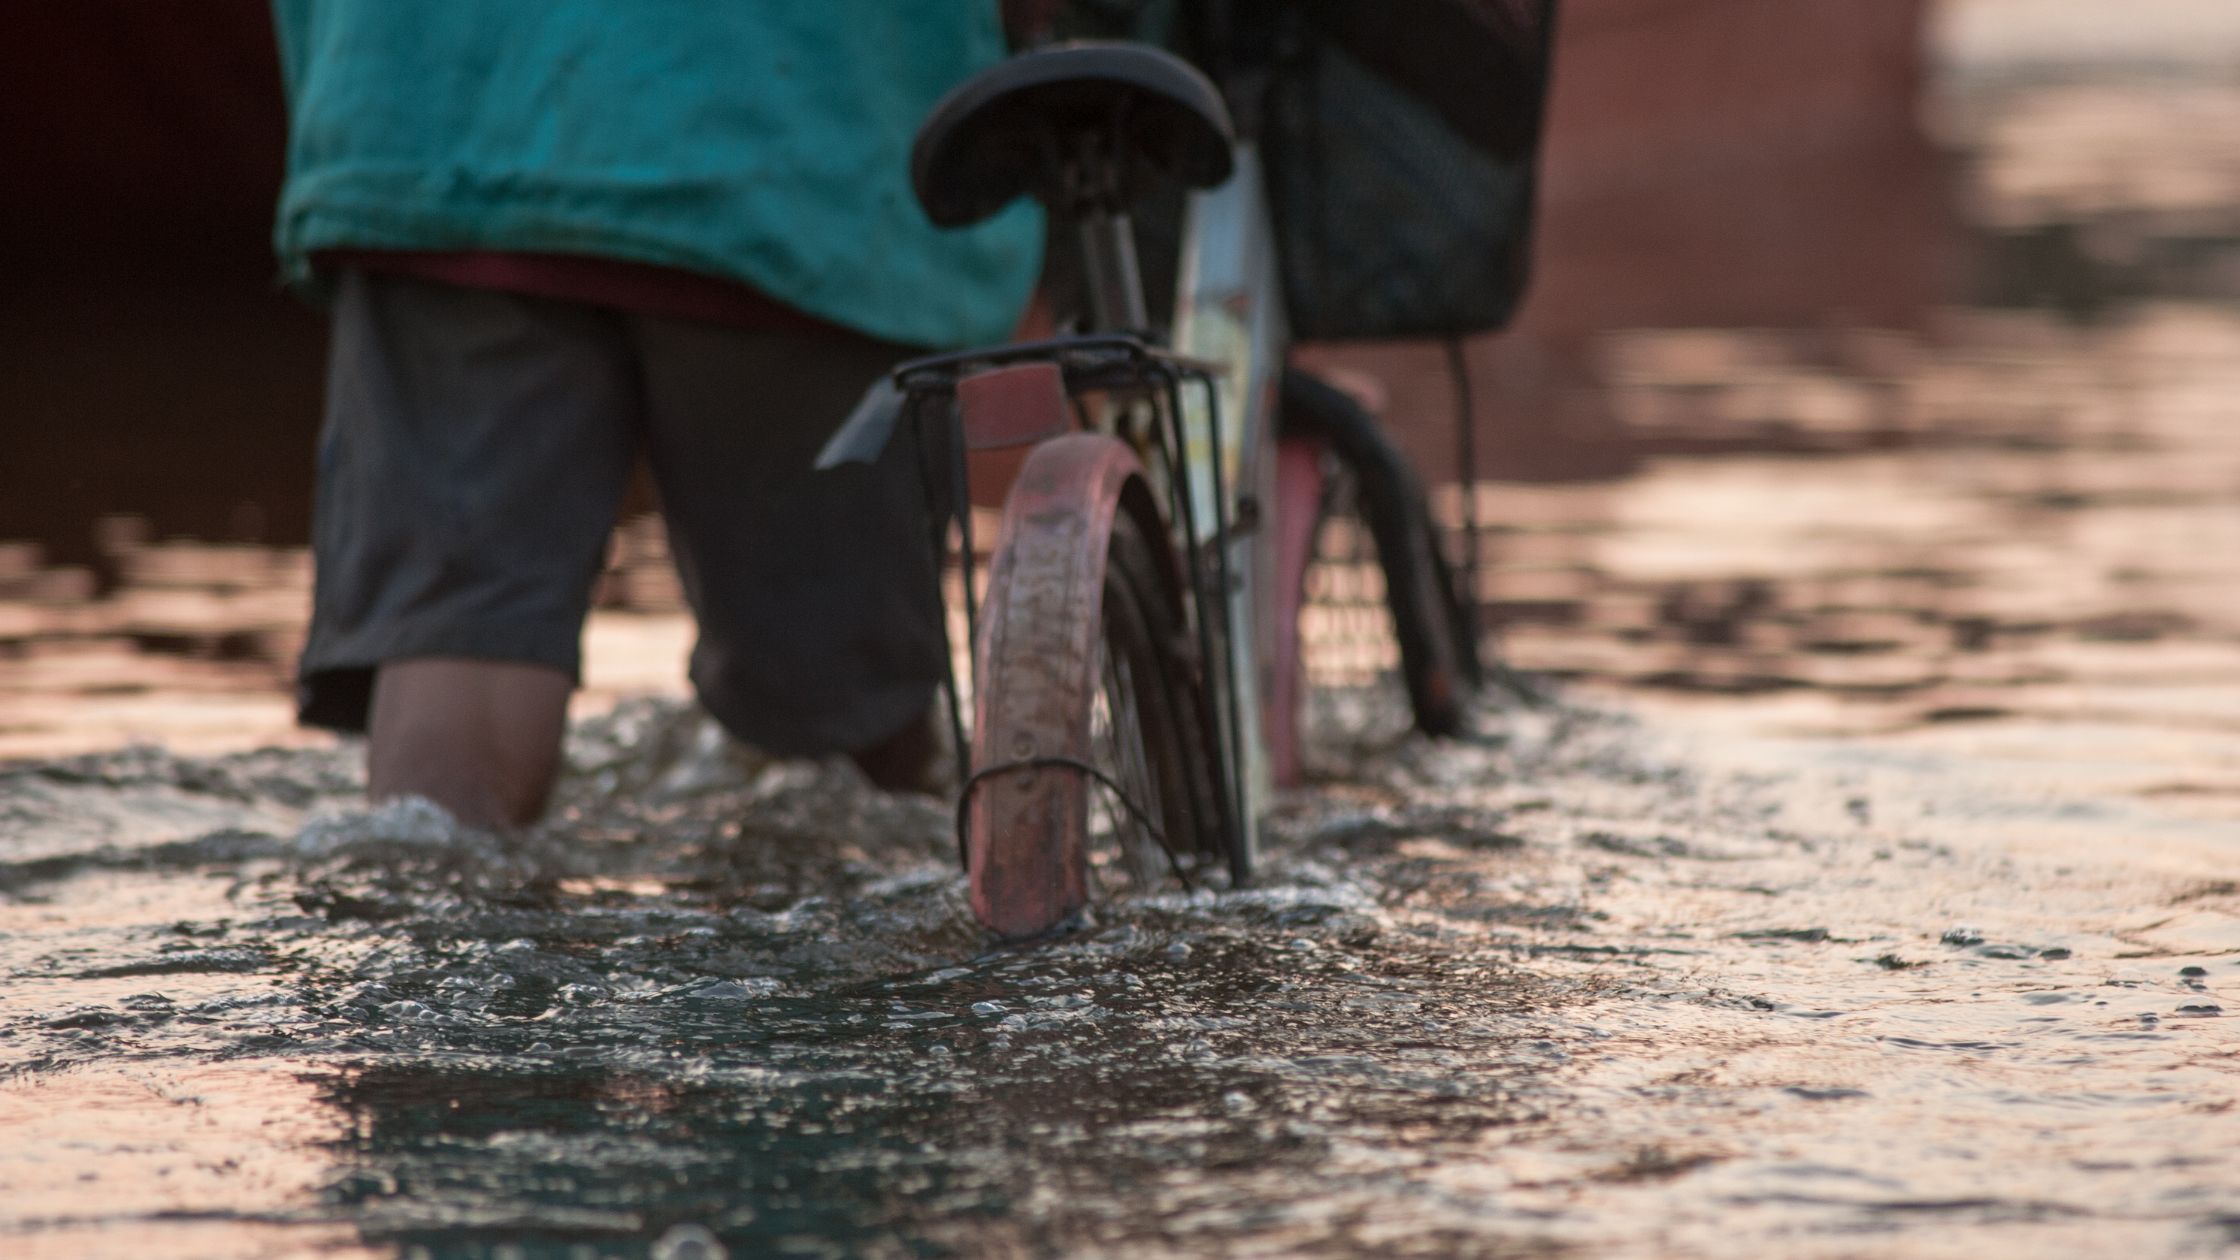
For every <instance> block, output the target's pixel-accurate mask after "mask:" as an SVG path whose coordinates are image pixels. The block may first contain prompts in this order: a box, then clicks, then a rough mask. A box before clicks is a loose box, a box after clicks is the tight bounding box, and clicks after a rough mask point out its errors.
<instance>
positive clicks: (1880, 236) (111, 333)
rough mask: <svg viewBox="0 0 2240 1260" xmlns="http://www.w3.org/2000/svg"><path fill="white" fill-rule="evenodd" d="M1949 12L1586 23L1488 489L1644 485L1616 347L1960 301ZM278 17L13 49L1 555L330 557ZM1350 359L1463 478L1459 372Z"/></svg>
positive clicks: (1578, 13)
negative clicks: (314, 542) (154, 532)
mask: <svg viewBox="0 0 2240 1260" xmlns="http://www.w3.org/2000/svg"><path fill="white" fill-rule="evenodd" d="M1927 4H1928V0H1566V15H1565V21H1564V26H1563V29H1562V30H1561V32H1560V35H1559V41H1558V53H1557V66H1556V76H1555V82H1556V88H1555V98H1554V100H1553V102H1552V106H1551V124H1550V134H1549V138H1548V144H1547V153H1546V167H1545V181H1544V197H1543V210H1542V214H1541V229H1540V238H1539V249H1538V264H1537V269H1538V276H1537V279H1536V282H1535V285H1534V289H1533V293H1532V296H1531V298H1530V301H1529V303H1528V305H1527V307H1526V309H1525V312H1524V315H1523V317H1522V319H1521V320H1520V323H1519V325H1518V327H1517V328H1516V329H1515V330H1513V331H1512V332H1510V333H1507V334H1504V335H1502V336H1499V337H1492V338H1481V339H1478V340H1476V341H1475V342H1473V343H1472V346H1471V357H1472V362H1473V364H1474V368H1475V371H1474V376H1475V378H1476V380H1477V382H1478V386H1479V391H1480V394H1481V399H1482V401H1483V404H1484V405H1483V408H1482V410H1481V430H1482V432H1483V434H1484V436H1483V438H1482V440H1481V443H1480V446H1481V450H1482V454H1483V466H1484V468H1485V470H1487V471H1501V472H1506V473H1510V474H1514V475H1547V476H1567V475H1583V474H1591V473H1594V472H1596V471H1606V470H1608V469H1610V468H1612V467H1614V466H1617V465H1619V464H1622V462H1623V461H1624V459H1625V458H1626V454H1625V445H1624V442H1623V440H1622V436H1623V435H1622V434H1619V433H1617V432H1616V431H1615V430H1614V429H1613V428H1612V426H1611V424H1610V422H1609V419H1608V417H1607V416H1606V415H1605V414H1604V412H1603V411H1602V409H1601V406H1600V401H1599V398H1598V396H1597V394H1596V392H1595V389H1594V385H1595V377H1594V359H1593V354H1592V343H1593V338H1594V336H1595V334H1597V333H1598V332H1600V331H1602V330H1605V329H1610V328H1625V327H1638V326H1644V325H1674V324H1682V325H1684V324H1773V325H1797V324H1804V325H1812V324H1819V323H1828V322H1835V323H1847V322H1848V323H1857V322H1866V323H1881V324H1904V323H1908V322H1911V321H1913V320H1915V319H1916V318H1918V316H1919V315H1920V313H1921V312H1922V311H1924V310H1925V309H1926V308H1928V307H1929V306H1931V305H1933V304H1934V303H1936V302H1938V301H1940V300H1942V299H1943V298H1944V297H1946V296H1947V295H1948V294H1949V292H1950V290H1951V288H1952V285H1953V276H1954V270H1955V268H1954V256H1955V242H1956V241H1957V239H1958V237H1957V233H1956V231H1955V229H1954V226H1953V223H1952V220H1951V219H1950V218H1949V217H1948V213H1947V210H1946V205H1947V202H1946V198H1945V188H1944V180H1943V174H1942V171H1941V168H1940V165H1939V160H1938V157H1937V155H1936V153H1935V152H1934V151H1933V150H1932V149H1931V147H1930V145H1929V144H1928V142H1927V140H1926V139H1925V138H1924V137H1923V135H1922V134H1921V132H1920V130H1919V129H1918V127H1917V126H1916V124H1915V118H1914V110H1915V103H1916V100H1917V98H1918V95H1919V88H1920V85H1921V78H1922V74H1923V64H1924V59H1923V54H1922V50H1921V46H1920V40H1921V28H1922V22H1923V18H1924V14H1925V11H1926V8H1927ZM268 21H269V19H268V16H267V10H266V6H265V0H197V2H196V3H194V4H191V5H190V4H153V3H145V2H142V0H70V2H69V3H49V4H36V5H32V6H29V8H28V9H27V10H26V11H25V12H23V13H19V14H16V15H15V16H14V21H13V22H12V23H11V25H10V28H9V33H8V38H7V39H6V40H0V83H5V84H6V85H7V87H6V92H7V106H6V108H5V109H0V170H5V171H6V172H7V176H6V179H5V181H4V185H0V186H4V187H5V188H6V189H7V192H6V195H5V196H0V281H4V282H0V365H4V369H0V435H4V437H5V443H6V445H5V450H6V457H5V459H0V538H15V537H40V538H45V539H48V540H50V542H51V543H53V544H54V545H55V546H56V547H57V548H58V549H59V550H60V551H62V552H63V553H64V554H77V555H83V554H85V553H87V552H89V551H90V531H89V526H90V523H91V521H92V520H93V519H94V518H95V517H96V516H98V515H99V514H101V513H103V512H109V511H116V510H133V511H140V512H146V513H151V514H153V515H154V516H156V518H157V523H158V528H159V530H177V531H183V532H191V533H195V534H200V535H205V536H221V537H222V536H226V535H228V534H229V533H239V532H244V531H247V530H253V529H256V528H261V529H262V530H263V531H264V532H265V534H266V536H267V537H270V538H272V539H274V540H282V539H290V538H297V537H300V536H301V535H302V533H303V530H304V527H305V525H306V523H307V519H308V500H307V490H308V485H309V459H310V448H311V443H312V437H313V433H314V431H315V429H316V425H317V419H318V396H319V375H320V368H321V346H322V334H321V329H320V326H319V324H318V322H317V320H316V318H315V317H313V316H312V315H310V314H309V313H308V312H305V311H303V310H302V309H300V308H298V307H297V306H296V305H295V304H294V303H293V302H291V301H289V300H288V299H286V298H284V297H281V296H279V295H278V294H276V293H275V292H273V290H272V285H271V278H272V274H273V269H272V264H271V261H270V258H269V255H268V252H267V247H266V243H265V242H266V237H267V232H268V225H269V215H270V211H271V206H272V201H273V196H274V193H275V189H276V185H277V181H278V176H279V166H280V149H281V140H282V118H281V103H280V95H279V89H278V72H277V68H276V66H275V64H274V57H273V49H272V41H271V34H270V31H269V28H268ZM1342 357H1344V358H1346V359H1349V360H1352V361H1355V362H1359V363H1363V364H1366V365H1368V366H1370V367H1372V368H1374V369H1376V370H1377V371H1378V372H1379V373H1380V374H1381V375H1383V376H1384V377H1385V378H1386V379H1387V380H1388V382H1389V383H1390V385H1391V389H1392V395H1393V402H1394V406H1393V409H1392V418H1393V422H1394V425H1395V427H1396V428H1397V429H1398V430H1399V431H1400V432H1401V434H1402V437H1403V440H1404V441H1406V442H1407V443H1408V444H1409V445H1410V447H1411V448H1412V449H1413V450H1414V451H1415V453H1416V454H1417V456H1418V458H1419V459H1420V460H1421V461H1422V462H1423V464H1424V466H1425V468H1426V469H1427V470H1428V471H1430V472H1432V473H1433V475H1434V476H1437V475H1439V474H1440V473H1442V472H1443V471H1448V470H1451V468H1452V461H1451V457H1450V452H1451V446H1450V439H1449V438H1448V436H1447V435H1448V427H1447V416H1448V415H1449V406H1450V401H1449V393H1448V389H1447V384H1446V377H1445V374H1444V370H1443V366H1442V360H1441V357H1440V353H1439V352H1438V350H1437V349H1435V348H1426V347H1382V348H1377V349H1375V350H1371V351H1363V350H1358V349H1357V350H1351V351H1348V352H1346V353H1345V354H1344V355H1343V356H1342ZM248 504H254V505H255V510H247V509H246V508H245V507H244V505H248ZM260 523H261V524H260Z"/></svg>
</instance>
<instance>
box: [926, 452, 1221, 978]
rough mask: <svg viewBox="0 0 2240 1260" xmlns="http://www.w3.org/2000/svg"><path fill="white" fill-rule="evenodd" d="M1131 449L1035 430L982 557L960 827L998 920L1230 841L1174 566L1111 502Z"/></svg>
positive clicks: (1030, 920)
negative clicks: (997, 535)
mask: <svg viewBox="0 0 2240 1260" xmlns="http://www.w3.org/2000/svg"><path fill="white" fill-rule="evenodd" d="M1123 458H1124V459H1125V463H1126V464H1127V465H1128V466H1130V467H1132V466H1133V463H1134V460H1133V457H1132V455H1127V454H1126V448H1125V447H1124V446H1122V445H1121V444H1119V443H1117V442H1113V441H1112V440H1111V439H1109V438H1099V437H1092V436H1086V435H1081V436H1075V437H1068V438H1060V439H1056V440H1055V441H1052V442H1049V443H1045V444H1044V445H1043V446H1042V447H1038V448H1037V449H1036V452H1035V454H1034V455H1033V456H1032V457H1030V459H1029V461H1028V464H1027V466H1026V468H1024V469H1023V470H1022V471H1021V474H1020V483H1019V490H1018V491H1015V492H1014V497H1013V501H1012V503H1011V504H1010V505H1008V507H1007V509H1006V512H1005V518H1004V531H1003V537H1002V539H1001V540H1000V541H999V543H998V545H997V551H996V556H995V562H994V566H993V568H992V569H991V571H990V574H989V580H988V593H987V598H986V600H985V601H983V603H982V609H983V617H982V622H981V636H980V643H979V644H978V645H977V647H978V651H977V653H976V657H977V660H976V663H975V667H974V687H975V703H974V709H975V717H976V720H975V722H974V731H973V738H972V748H973V767H974V779H973V782H972V784H971V786H970V788H969V789H968V790H969V792H970V796H969V798H968V799H967V801H966V803H965V809H966V819H965V828H966V831H965V834H966V854H967V861H968V863H969V865H970V873H971V882H972V908H973V912H974V913H975V914H976V915H978V916H979V918H980V920H981V921H982V922H983V923H986V924H987V925H988V926H989V927H991V928H993V929H994V930H995V931H996V932H998V933H999V934H1001V935H1003V936H1006V937H1012V938H1025V937H1032V936H1039V935H1042V934H1044V933H1046V932H1049V931H1051V930H1053V929H1056V928H1059V927H1062V926H1064V925H1066V924H1067V923H1068V922H1070V921H1072V920H1074V919H1075V918H1076V917H1077V916H1079V915H1080V913H1081V912H1082V910H1083V909H1084V908H1085V907H1086V906H1087V905H1089V904H1090V902H1092V901H1094V900H1098V899H1108V898H1112V897H1117V896H1125V895H1128V894H1130V893H1134V892H1141V891H1146V890H1150V889H1155V888H1159V887H1164V886H1167V885H1170V884H1185V883H1188V882H1191V881H1192V880H1193V879H1194V878H1195V877H1196V876H1197V875H1199V874H1200V873H1201V872H1202V871H1204V870H1205V869H1206V868H1208V867H1209V866H1210V865H1211V864H1212V860H1214V859H1219V858H1221V857H1223V856H1228V852H1227V842H1226V840H1225V837H1226V836H1227V835H1228V834H1230V832H1231V829H1230V828H1228V827H1227V826H1225V820H1224V813H1223V809H1222V805H1221V801H1222V797H1221V795H1220V793H1219V790H1218V782H1217V780H1218V769H1217V766H1218V763H1217V762H1216V760H1215V759H1214V757H1213V755H1212V754H1213V749H1214V744H1213V742H1212V741H1213V737H1214V727H1213V725H1212V722H1211V714H1212V709H1211V706H1210V705H1209V704H1208V703H1207V701H1206V694H1205V689H1204V686H1203V684H1202V681H1201V679H1200V677H1199V674H1198V671H1197V670H1196V669H1195V668H1194V667H1193V666H1192V664H1191V662H1190V661H1189V660H1188V659H1187V655H1186V649H1185V648H1184V646H1183V645H1184V644H1186V643H1189V642H1191V639H1190V637H1189V635H1188V633H1187V623H1186V622H1185V620H1184V617H1183V613H1182V607H1181V603H1180V601H1179V598H1178V591H1177V583H1176V578H1175V575H1174V574H1173V573H1172V571H1171V569H1170V568H1168V567H1167V566H1162V565H1161V564H1160V560H1159V554H1158V551H1157V549H1156V548H1157V544H1156V543H1154V541H1153V538H1152V537H1151V536H1150V535H1148V534H1147V533H1146V531H1145V529H1144V527H1143V526H1142V525H1141V524H1139V523H1138V521H1137V518H1136V514H1135V512H1134V511H1132V510H1131V509H1130V508H1129V507H1128V506H1127V505H1124V504H1122V503H1120V502H1119V499H1120V497H1121V495H1122V494H1123V493H1125V491H1126V487H1127V486H1128V485H1133V486H1135V487H1137V488H1140V485H1141V483H1140V482H1132V481H1130V480H1129V479H1128V478H1127V477H1126V476H1125V475H1124V474H1116V473H1115V472H1114V471H1113V469H1114V467H1115V466H1117V465H1118V464H1119V463H1120V461H1121V460H1122V459H1123ZM1097 465H1102V466H1103V467H1104V471H1103V472H1101V473H1100V472H1097V471H1094V467H1095V466H1097ZM1107 496H1109V497H1107ZM1099 534H1102V535H1103V539H1102V545H1101V546H1100V545H1098V541H1097V535H1099ZM1231 865H1232V869H1233V871H1235V872H1236V873H1237V874H1238V875H1239V877H1240V878H1241V875H1242V874H1243V873H1244V871H1243V870H1239V869H1237V864H1236V863H1235V862H1234V861H1232V863H1231ZM1245 869H1248V867H1246V868H1245Z"/></svg>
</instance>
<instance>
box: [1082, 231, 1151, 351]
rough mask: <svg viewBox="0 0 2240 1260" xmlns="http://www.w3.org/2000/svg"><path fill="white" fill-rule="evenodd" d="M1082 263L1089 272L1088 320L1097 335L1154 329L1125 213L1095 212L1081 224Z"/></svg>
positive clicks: (1132, 232) (1132, 237) (1134, 238)
mask: <svg viewBox="0 0 2240 1260" xmlns="http://www.w3.org/2000/svg"><path fill="white" fill-rule="evenodd" d="M1079 232H1080V239H1081V262H1082V266H1083V268H1084V269H1085V270H1086V271H1087V273H1088V280H1089V317H1090V319H1091V320H1092V321H1094V323H1095V325H1096V327H1095V328H1094V329H1092V330H1091V331H1094V332H1142V331H1143V330H1145V329H1146V328H1149V327H1150V326H1151V316H1150V312H1149V311H1148V309H1147V308H1146V307H1145V305H1144V300H1143V273H1142V272H1140V271H1138V270H1137V269H1136V236H1135V229H1134V225H1133V224H1132V223H1131V222H1130V221H1129V219H1128V216H1127V214H1126V213H1125V212H1123V211H1118V210H1092V211H1089V212H1088V213H1085V214H1083V215H1082V216H1081V220H1080V225H1079Z"/></svg>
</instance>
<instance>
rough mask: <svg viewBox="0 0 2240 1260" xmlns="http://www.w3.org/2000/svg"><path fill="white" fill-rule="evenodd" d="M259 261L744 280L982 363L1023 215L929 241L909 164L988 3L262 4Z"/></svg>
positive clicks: (969, 61)
mask: <svg viewBox="0 0 2240 1260" xmlns="http://www.w3.org/2000/svg"><path fill="white" fill-rule="evenodd" d="M273 12H274V18H275V23H276V26H277V28H278V32H279V40H280V54H281V68H282V73H283V76H284V78H285V81H286V87H287V94H288V101H289V113H290V119H289V123H290V125H289V136H288V175H287V182H286V183H285V185H284V186H283V187H282V189H281V193H280V208H279V215H278V222H277V224H276V226H275V228H274V241H275V246H276V248H277V250H278V252H279V255H280V261H281V268H282V273H283V275H284V277H285V278H286V279H287V280H288V281H289V282H290V283H291V284H292V285H295V286H298V287H301V288H305V289H309V288H310V287H311V286H312V284H313V276H312V274H311V268H310V264H309V261H308V256H309V255H310V254H311V253H312V252H313V251H315V250H321V249H331V248H361V249H367V248H370V249H416V250H443V249H498V250H517V251H524V252H541V253H580V254H590V255H594V256H599V257H607V258H618V259H625V260H630V261H635V262H645V263H655V264H661V265H666V266H672V267H681V268H685V269H688V270H691V271H696V272H701V273H704V274H708V275H713V276H718V277H723V278H727V279H733V280H738V281H742V282H744V283H746V284H748V285H751V286H753V287H754V288H756V289H758V290H760V291H762V292H763V293H766V294H768V295H769V296H771V297H774V298H777V299H778V300H780V301H782V302H785V303H788V304H789V305H792V306H794V307H796V308H798V309H800V310H803V311H806V312H808V313H810V314H812V315H816V316H820V317H822V318H824V319H827V320H830V321H833V322H835V323H839V324H843V325H846V326H848V327H851V328H855V329H859V330H861V331H863V332H865V333H869V334H871V335H873V336H876V337H882V338H885V339H888V340H892V341H898V342H903V343H905V344H910V345H918V346H938V347H949V346H959V345H967V344H973V343H981V342H991V341H1000V340H1002V339H1004V338H1005V337H1006V336H1007V335H1008V334H1009V333H1010V331H1011V327H1012V324H1013V321H1014V320H1015V319H1016V317H1017V315H1018V313H1019V310H1020V308H1021V307H1022V306H1024V304H1025V302H1026V298H1027V294H1028V291H1029V289H1030V288H1031V287H1032V285H1033V282H1034V278H1035V274H1036V271H1037V269H1038V266H1039V262H1040V253H1041V241H1042V233H1041V222H1040V217H1039V211H1037V210H1035V209H1034V208H1032V207H1030V206H1024V205H1021V206H1014V207H1012V208H1011V209H1010V210H1008V211H1006V212H1005V213H1004V214H1002V215H1000V216H998V217H997V218H996V219H994V220H992V221H990V222H988V223H985V224H982V225H980V226H978V227H974V228H970V229H966V230H963V231H943V230H940V229H937V228H935V227H934V226H933V225H932V224H931V223H929V222H927V221H926V217H925V214H924V212H923V211H921V210H920V209H919V208H918V203H917V200H916V198H915V197H913V196H912V195H911V192H910V179H909V153H910V141H911V138H912V136H913V135H914V134H915V133H916V131H917V126H918V123H919V121H920V120H921V119H922V118H923V117H924V116H925V113H926V111H927V110H928V109H929V108H930V107H931V106H932V105H933V103H934V102H935V101H936V100H938V99H939V98H940V96H941V94H942V93H943V92H944V91H946V90H948V88H949V87H951V86H952V85H954V84H955V83H957V82H958V81H959V80H962V79H963V78H965V77H966V76H968V75H970V74H971V73H972V72H974V71H975V70H978V69H980V68H981V67H983V66H986V65H988V64H989V63H991V62H993V61H995V60H996V59H998V58H1000V57H1001V56H1002V55H1003V41H1002V35H1001V31H1000V30H999V28H998V23H997V16H996V5H995V4H994V2H993V0H977V2H975V0H273Z"/></svg>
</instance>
